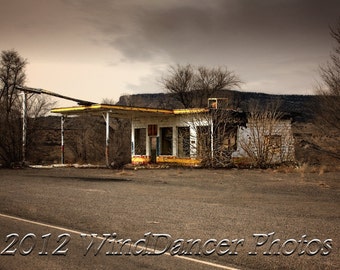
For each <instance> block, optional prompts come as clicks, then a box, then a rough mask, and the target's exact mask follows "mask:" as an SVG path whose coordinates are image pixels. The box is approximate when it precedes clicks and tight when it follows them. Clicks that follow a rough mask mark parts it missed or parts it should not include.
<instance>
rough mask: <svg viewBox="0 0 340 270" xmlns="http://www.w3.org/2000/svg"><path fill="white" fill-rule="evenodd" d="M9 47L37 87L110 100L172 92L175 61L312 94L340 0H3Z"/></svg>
mask: <svg viewBox="0 0 340 270" xmlns="http://www.w3.org/2000/svg"><path fill="white" fill-rule="evenodd" d="M0 13H1V14H0V34H1V38H0V49H1V50H7V49H15V50H17V51H18V52H19V53H20V54H21V55H22V56H23V57H24V58H27V60H28V61H29V65H28V66H27V71H26V72H27V77H28V80H27V85H28V86H32V87H39V88H45V89H49V90H53V91H57V92H60V93H63V94H68V95H72V96H76V97H79V98H84V99H90V100H93V101H95V102H101V101H102V99H103V98H112V99H115V100H117V99H118V97H119V96H120V95H121V94H133V93H143V92H162V91H163V90H162V89H161V85H160V84H159V83H158V81H159V79H160V77H161V76H162V74H166V72H167V70H168V67H169V65H174V64H189V63H190V64H193V65H206V66H211V67H212V66H227V67H228V68H229V69H231V70H234V71H235V72H236V73H237V74H239V76H240V77H241V79H242V80H243V81H244V84H243V85H242V87H241V90H242V91H261V92H267V93H277V94H281V93H287V94H293V93H294V94H311V93H313V87H314V86H315V84H316V81H317V80H318V79H319V77H318V66H319V65H320V64H322V63H325V62H326V61H327V60H328V58H329V53H330V51H331V50H332V46H333V45H334V44H333V41H332V39H331V37H330V35H329V25H335V23H336V22H337V20H338V19H339V17H340V1H336V0H320V1H316V0H295V1H293V0H207V1H198V0H164V1H159V0H98V1H94V0H93V1H90V0H49V1H44V0H25V1H21V0H0Z"/></svg>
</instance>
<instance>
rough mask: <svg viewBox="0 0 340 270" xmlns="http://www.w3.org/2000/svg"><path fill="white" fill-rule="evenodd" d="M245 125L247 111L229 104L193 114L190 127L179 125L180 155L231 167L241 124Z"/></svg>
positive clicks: (187, 124) (188, 121) (219, 166)
mask: <svg viewBox="0 0 340 270" xmlns="http://www.w3.org/2000/svg"><path fill="white" fill-rule="evenodd" d="M242 125H245V114H244V113H243V112H239V111H235V110H230V109H226V108H211V109H210V110H209V111H206V112H202V111H199V112H197V113H196V114H192V115H191V116H190V117H189V116H188V119H187V121H186V127H179V128H178V139H177V140H178V155H179V156H180V157H193V158H197V159H198V160H200V165H201V166H202V167H207V168H221V167H229V166H231V165H232V164H231V154H232V153H233V152H234V151H235V150H236V146H237V145H236V142H237V138H236V136H237V128H238V126H242Z"/></svg>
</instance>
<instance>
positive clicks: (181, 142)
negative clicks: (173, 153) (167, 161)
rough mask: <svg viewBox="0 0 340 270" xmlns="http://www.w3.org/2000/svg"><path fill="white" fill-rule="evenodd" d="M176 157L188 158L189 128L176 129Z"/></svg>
mask: <svg viewBox="0 0 340 270" xmlns="http://www.w3.org/2000/svg"><path fill="white" fill-rule="evenodd" d="M177 133H178V138H177V141H178V156H179V157H190V128H189V127H178V128H177Z"/></svg>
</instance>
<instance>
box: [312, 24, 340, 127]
mask: <svg viewBox="0 0 340 270" xmlns="http://www.w3.org/2000/svg"><path fill="white" fill-rule="evenodd" d="M330 34H331V36H332V38H333V39H334V40H335V42H336V45H335V48H334V52H333V53H331V55H330V58H331V59H330V61H329V62H328V63H327V64H325V65H323V66H321V67H320V75H321V78H322V81H323V83H322V84H320V85H319V86H318V89H317V94H319V95H320V105H321V109H320V111H319V116H320V119H321V122H322V124H323V126H324V127H326V128H328V127H331V128H335V129H336V130H337V132H338V133H339V130H340V18H339V21H338V24H337V26H336V27H335V28H330Z"/></svg>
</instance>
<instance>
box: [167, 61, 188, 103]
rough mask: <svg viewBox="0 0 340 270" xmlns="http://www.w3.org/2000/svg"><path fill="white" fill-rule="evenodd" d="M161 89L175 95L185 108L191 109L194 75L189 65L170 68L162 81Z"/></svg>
mask: <svg viewBox="0 0 340 270" xmlns="http://www.w3.org/2000/svg"><path fill="white" fill-rule="evenodd" d="M161 83H162V84H163V87H164V88H165V89H166V90H167V91H168V92H169V93H172V94H174V95H175V98H176V99H177V100H178V101H179V102H181V103H182V104H183V106H184V107H185V108H189V107H191V106H192V105H193V104H192V101H193V100H192V99H193V95H192V93H193V91H194V90H195V74H194V69H193V67H192V66H191V65H186V66H181V65H177V66H170V69H169V75H168V76H167V77H164V78H163V79H162V82H161Z"/></svg>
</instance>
